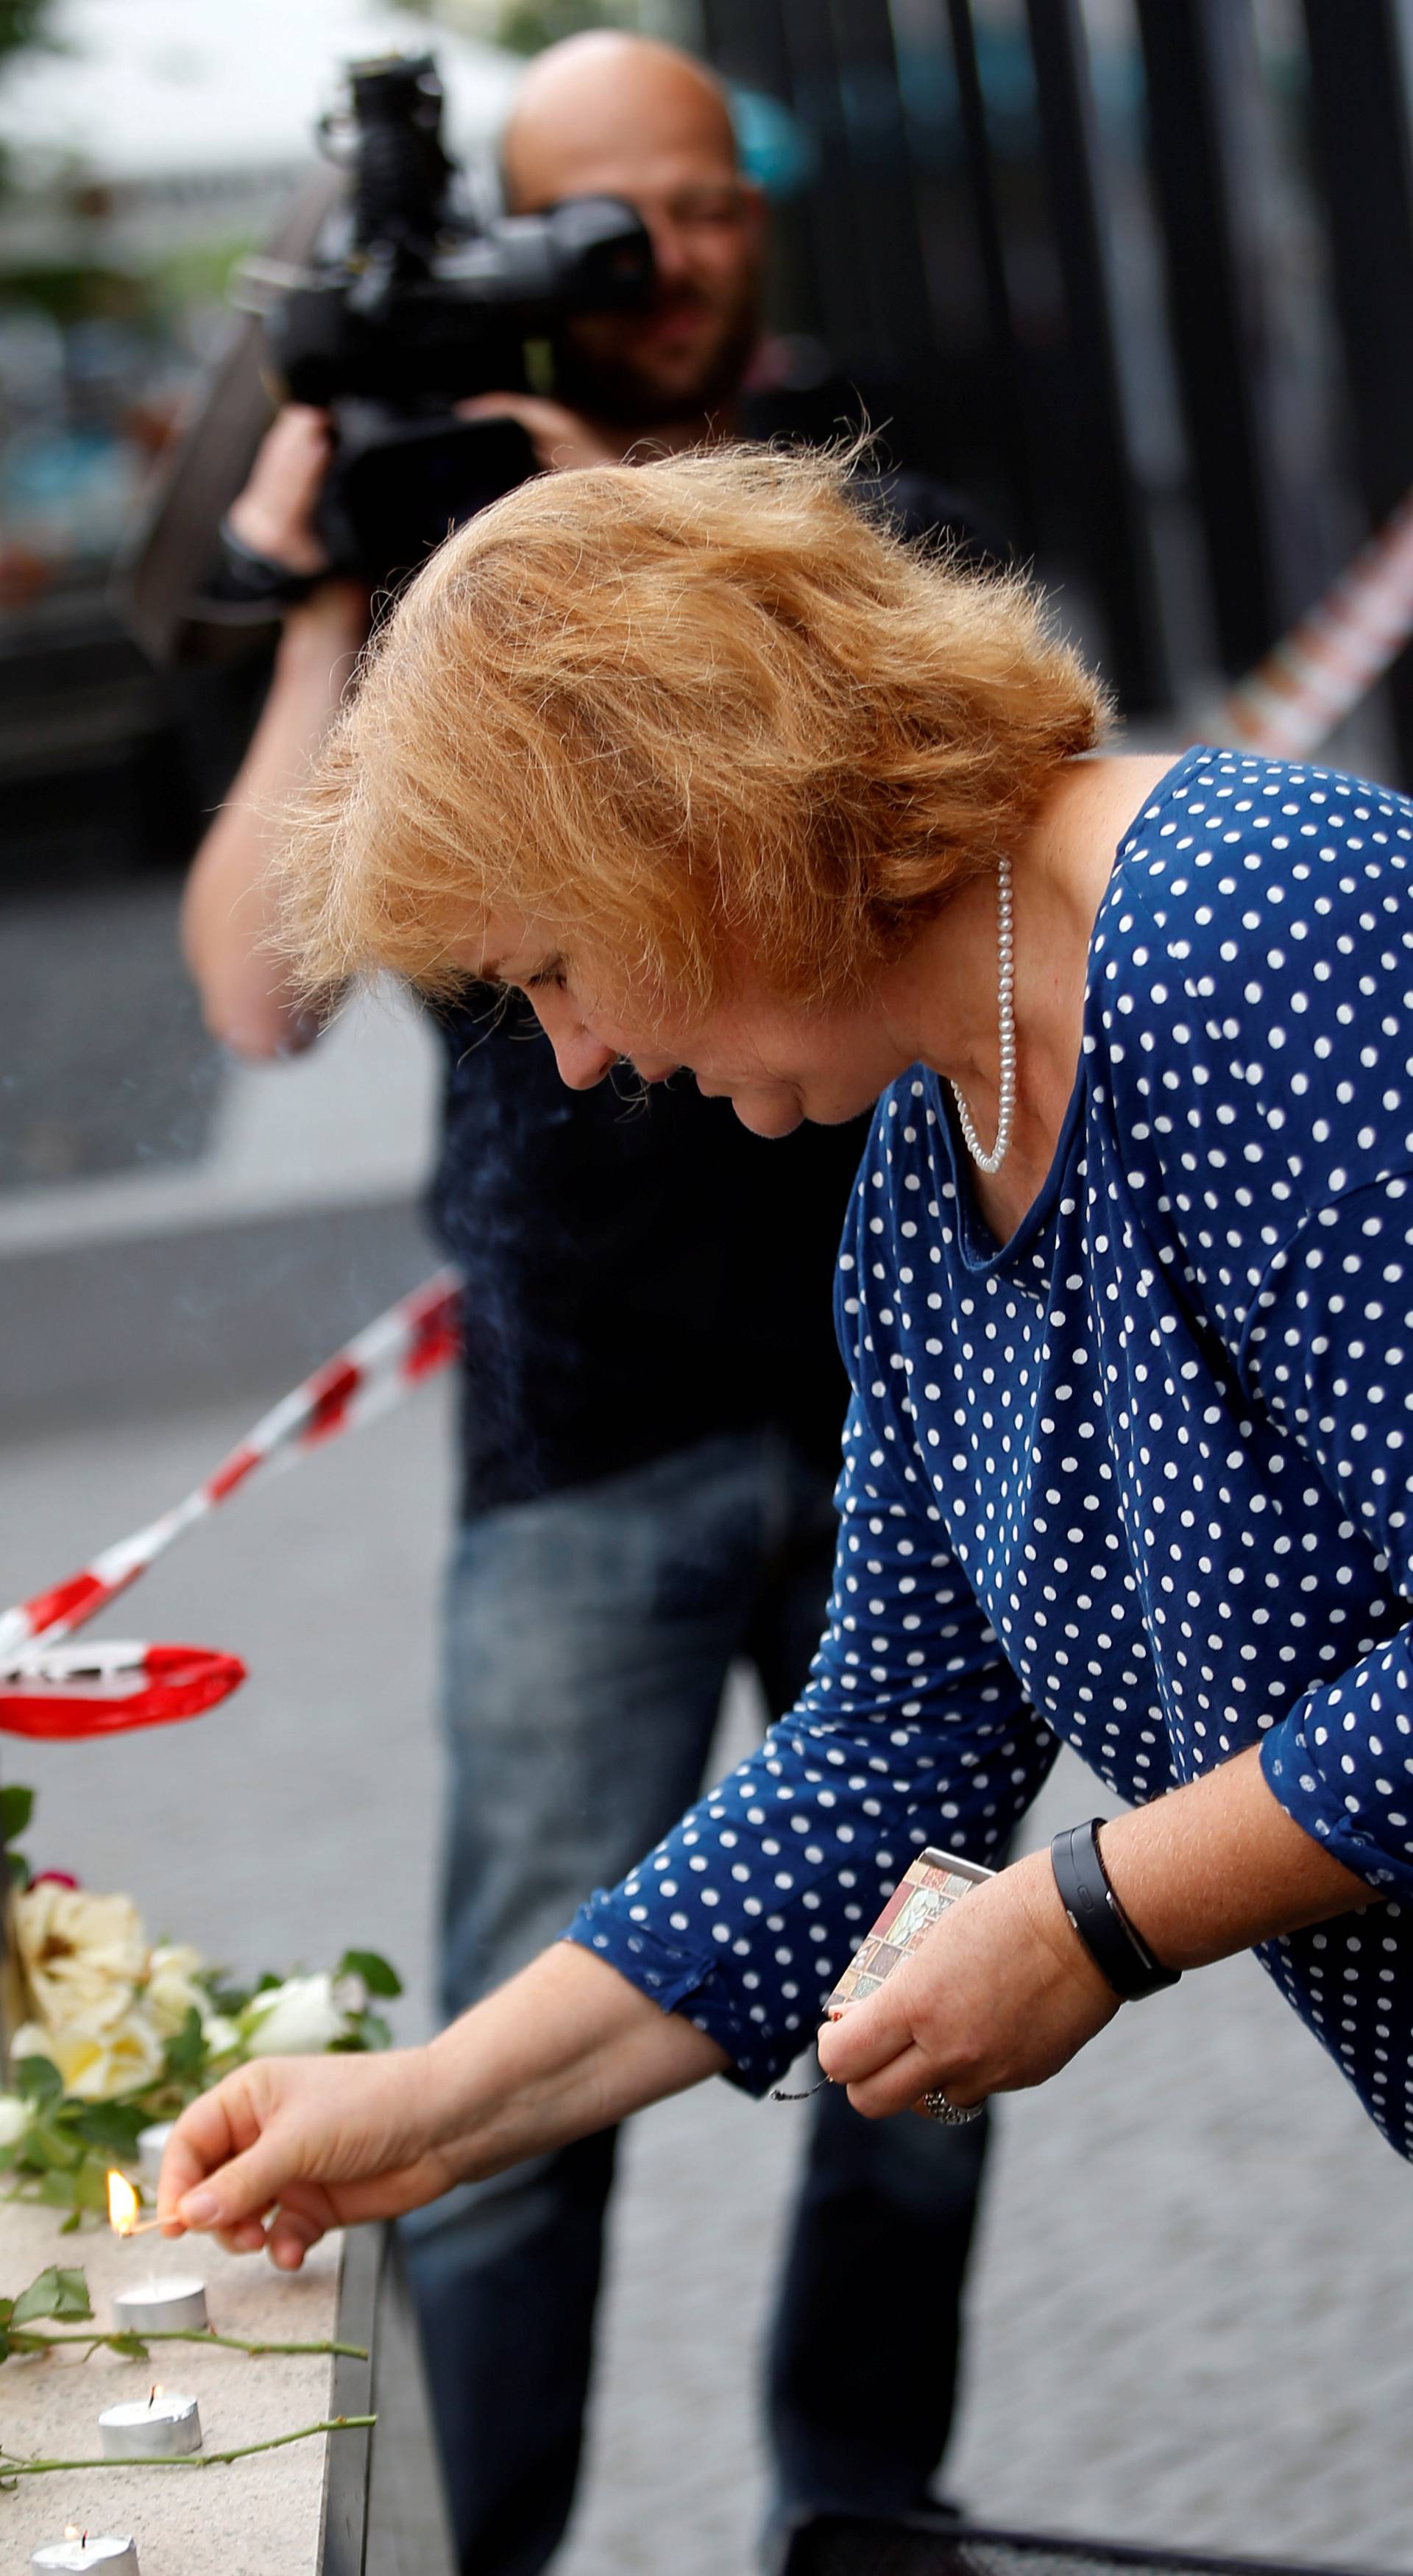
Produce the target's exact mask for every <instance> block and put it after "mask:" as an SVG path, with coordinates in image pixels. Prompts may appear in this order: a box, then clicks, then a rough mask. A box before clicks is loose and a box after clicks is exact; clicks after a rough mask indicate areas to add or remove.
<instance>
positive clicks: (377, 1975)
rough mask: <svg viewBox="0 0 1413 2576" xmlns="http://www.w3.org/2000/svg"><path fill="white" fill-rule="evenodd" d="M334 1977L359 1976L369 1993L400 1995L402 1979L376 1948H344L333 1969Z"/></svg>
mask: <svg viewBox="0 0 1413 2576" xmlns="http://www.w3.org/2000/svg"><path fill="white" fill-rule="evenodd" d="M334 1975H335V1976H336V1977H361V1978H362V1980H363V1983H364V1984H365V1986H366V1987H367V1989H368V1992H369V1994H370V1995H388V1996H392V1995H400V1994H401V1992H402V1979H401V1977H400V1976H399V1975H398V1973H397V1970H396V1968H392V1967H389V1965H388V1962H387V1960H386V1959H382V1958H380V1957H379V1955H378V1953H377V1951H376V1950H345V1952H344V1954H343V1957H342V1958H341V1959H340V1961H339V1963H338V1966H337V1967H336V1968H335V1970H334Z"/></svg>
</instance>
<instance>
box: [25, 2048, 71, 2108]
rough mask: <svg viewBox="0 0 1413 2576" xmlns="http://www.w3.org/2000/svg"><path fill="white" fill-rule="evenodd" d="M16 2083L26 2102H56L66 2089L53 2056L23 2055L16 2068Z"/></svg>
mask: <svg viewBox="0 0 1413 2576" xmlns="http://www.w3.org/2000/svg"><path fill="white" fill-rule="evenodd" d="M14 2083H15V2090H16V2092H17V2093H19V2094H22V2095H23V2097H24V2099H25V2101H26V2102H55V2101H57V2100H58V2097H59V2095H60V2094H61V2093H62V2092H63V2089H64V2079H63V2077H62V2075H61V2074H60V2073H59V2069H58V2067H57V2066H56V2065H55V2063H54V2060H53V2058H52V2057H22V2058H21V2059H20V2062H19V2064H18V2066H17V2067H16V2068H15V2069H14Z"/></svg>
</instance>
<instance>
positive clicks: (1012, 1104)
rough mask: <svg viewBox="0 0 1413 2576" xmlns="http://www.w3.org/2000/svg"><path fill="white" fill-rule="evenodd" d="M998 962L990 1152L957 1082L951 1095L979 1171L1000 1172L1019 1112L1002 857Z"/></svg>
mask: <svg viewBox="0 0 1413 2576" xmlns="http://www.w3.org/2000/svg"><path fill="white" fill-rule="evenodd" d="M996 965H997V977H996V982H997V1000H998V1004H999V1013H1000V1031H1001V1044H1000V1055H1001V1063H1000V1081H999V1086H998V1089H997V1095H996V1142H995V1144H994V1145H993V1146H992V1148H991V1151H990V1153H989V1154H983V1152H982V1150H981V1140H980V1138H979V1137H978V1135H977V1132H976V1129H975V1128H974V1127H973V1125H972V1123H971V1111H970V1110H969V1109H968V1107H967V1105H966V1102H965V1101H964V1100H963V1098H962V1095H961V1092H960V1091H959V1090H958V1088H957V1085H956V1084H955V1082H954V1083H953V1085H952V1098H953V1099H954V1100H955V1102H956V1104H957V1117H958V1119H959V1120H960V1122H961V1130H962V1138H963V1142H964V1143H965V1145H966V1149H967V1152H968V1153H969V1154H970V1156H971V1158H972V1161H973V1162H974V1163H975V1165H976V1168H977V1170H978V1171H979V1172H986V1173H991V1172H999V1170H1000V1168H1001V1165H1002V1164H1003V1162H1004V1161H1005V1159H1006V1149H1007V1147H1008V1146H1009V1144H1010V1141H1011V1121H1012V1119H1013V1118H1014V1116H1015V1114H1016V1011H1015V983H1016V958H1015V937H1014V928H1013V914H1012V907H1011V862H1010V860H1009V859H1008V858H1006V857H1004V856H1003V857H1001V858H999V859H998V860H997V862H996Z"/></svg>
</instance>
